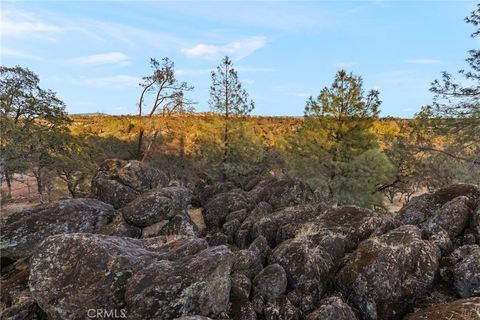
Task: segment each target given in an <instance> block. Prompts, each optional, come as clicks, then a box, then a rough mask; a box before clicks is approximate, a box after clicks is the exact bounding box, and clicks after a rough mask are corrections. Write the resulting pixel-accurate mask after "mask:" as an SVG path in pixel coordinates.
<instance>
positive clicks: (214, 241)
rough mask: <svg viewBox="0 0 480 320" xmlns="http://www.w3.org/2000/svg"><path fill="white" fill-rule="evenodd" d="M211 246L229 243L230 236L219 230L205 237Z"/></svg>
mask: <svg viewBox="0 0 480 320" xmlns="http://www.w3.org/2000/svg"><path fill="white" fill-rule="evenodd" d="M205 240H207V242H208V245H209V246H210V247H215V246H221V245H224V244H227V243H228V237H227V235H225V234H224V233H221V232H217V233H214V234H209V235H207V236H206V237H205Z"/></svg>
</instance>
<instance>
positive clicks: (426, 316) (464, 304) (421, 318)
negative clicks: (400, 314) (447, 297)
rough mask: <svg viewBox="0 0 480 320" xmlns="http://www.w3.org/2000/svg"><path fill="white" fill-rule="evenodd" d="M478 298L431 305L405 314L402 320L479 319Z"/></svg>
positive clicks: (479, 301) (479, 299)
mask: <svg viewBox="0 0 480 320" xmlns="http://www.w3.org/2000/svg"><path fill="white" fill-rule="evenodd" d="M479 319H480V298H470V299H461V300H456V301H453V302H450V303H446V304H438V305H433V306H430V307H428V308H425V309H423V310H419V311H417V312H415V313H412V314H409V315H407V316H406V317H405V318H403V320H479Z"/></svg>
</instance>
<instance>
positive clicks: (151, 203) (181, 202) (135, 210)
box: [120, 187, 191, 227]
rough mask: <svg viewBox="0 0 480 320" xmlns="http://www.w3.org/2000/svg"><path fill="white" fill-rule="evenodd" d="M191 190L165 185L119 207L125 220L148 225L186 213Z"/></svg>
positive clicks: (139, 224) (136, 224)
mask: <svg viewBox="0 0 480 320" xmlns="http://www.w3.org/2000/svg"><path fill="white" fill-rule="evenodd" d="M190 200H191V192H190V191H189V190H188V189H186V188H183V187H166V188H161V189H155V190H152V191H149V192H146V193H144V194H142V195H141V196H139V197H137V198H136V199H135V200H133V201H131V202H130V203H129V204H128V205H126V206H125V207H123V208H122V209H120V212H121V213H122V215H123V218H124V219H125V221H127V222H128V223H130V224H133V225H135V226H138V227H148V226H150V225H152V224H154V223H157V222H160V221H162V220H170V219H171V218H173V217H174V216H175V215H177V214H184V215H186V210H187V207H188V205H189V203H190Z"/></svg>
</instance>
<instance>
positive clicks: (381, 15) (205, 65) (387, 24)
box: [0, 0, 480, 117]
mask: <svg viewBox="0 0 480 320" xmlns="http://www.w3.org/2000/svg"><path fill="white" fill-rule="evenodd" d="M0 3H1V22H0V26H1V28H0V31H1V49H0V54H1V55H0V59H1V63H2V65H3V66H15V65H20V66H22V67H28V68H29V69H30V70H31V71H33V72H35V73H37V74H38V75H39V76H40V79H41V81H40V85H41V87H42V88H45V89H47V88H48V89H52V90H53V91H55V92H57V95H58V97H59V98H61V99H62V100H63V101H64V102H65V103H66V105H67V111H68V112H69V113H73V114H76V113H91V112H103V113H108V114H135V113H136V112H137V111H136V108H137V107H136V106H137V101H138V98H139V95H140V93H141V88H140V87H139V85H138V83H139V81H140V79H141V77H142V76H145V75H148V74H149V72H150V66H149V60H150V57H154V58H157V59H161V58H163V57H169V58H170V59H171V60H173V61H174V63H175V71H176V75H177V78H178V80H179V81H186V82H188V84H190V85H193V86H194V87H195V89H194V91H193V92H190V93H188V94H187V96H188V97H189V98H191V99H193V100H194V101H196V102H197V103H198V104H197V105H196V110H197V111H199V112H203V111H208V110H209V105H208V100H209V88H210V83H211V76H210V71H211V70H212V69H214V68H215V67H216V66H217V65H218V64H219V63H220V60H221V59H222V57H224V56H225V55H228V56H230V57H231V59H232V60H233V63H234V67H235V68H236V69H237V71H238V75H239V79H240V81H241V82H242V84H243V86H244V88H245V89H246V90H247V91H248V92H249V94H250V97H251V98H252V99H253V100H254V102H255V109H254V111H253V112H252V114H256V115H276V116H284V115H289V116H301V115H302V114H303V110H304V107H305V104H306V101H307V99H308V97H309V96H314V97H315V96H317V95H318V93H319V91H320V90H321V89H322V88H324V87H325V86H329V85H330V84H331V83H332V81H333V78H334V76H335V73H336V72H337V71H338V70H339V69H346V70H347V71H348V72H353V73H354V74H356V75H360V76H362V78H363V79H364V87H365V89H366V90H370V89H378V90H380V98H381V100H382V101H383V103H382V106H381V115H382V116H396V117H412V116H413V115H414V114H415V113H416V112H418V111H419V109H420V107H421V106H422V105H425V104H429V103H430V102H431V101H432V94H431V93H430V92H429V90H428V89H429V87H430V83H431V82H432V81H433V80H435V79H437V78H439V77H440V75H441V72H442V71H444V70H446V71H450V72H455V71H456V70H459V69H462V68H464V67H466V63H465V58H466V57H467V51H468V50H470V49H474V48H478V47H479V46H480V42H479V40H478V39H472V38H471V37H470V34H471V33H472V32H473V30H474V29H473V27H472V26H470V25H468V24H467V23H465V21H464V18H465V16H467V15H468V14H469V13H470V11H472V10H473V9H474V7H475V2H469V1H451V2H445V1H442V2H432V1H424V2H419V1H415V2H413V1H396V2H390V1H373V2H366V1H355V2H338V1H337V2H320V1H317V2H312V1H310V2H302V1H292V2H286V1H282V2H273V1H262V2H254V1H249V2H239V1H228V2H227V1H222V2H219V1H216V2H214V1H210V2H207V1H191V2H186V1H176V2H165V1H146V2H141V1H103V2H102V1H78V2H77V1H7V0H2V1H1V2H0Z"/></svg>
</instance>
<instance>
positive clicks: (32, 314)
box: [0, 290, 47, 320]
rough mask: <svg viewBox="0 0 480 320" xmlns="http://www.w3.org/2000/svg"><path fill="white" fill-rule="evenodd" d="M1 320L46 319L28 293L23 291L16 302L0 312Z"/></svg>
mask: <svg viewBox="0 0 480 320" xmlns="http://www.w3.org/2000/svg"><path fill="white" fill-rule="evenodd" d="M0 319H3V320H41V319H47V317H46V314H45V313H44V312H43V310H42V309H40V307H39V306H38V305H37V304H36V303H35V301H34V300H33V299H32V296H31V294H30V291H28V290H25V291H23V292H22V293H21V295H20V296H19V297H18V301H17V302H16V303H15V304H14V305H12V306H10V307H8V308H5V309H3V310H1V311H0Z"/></svg>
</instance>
